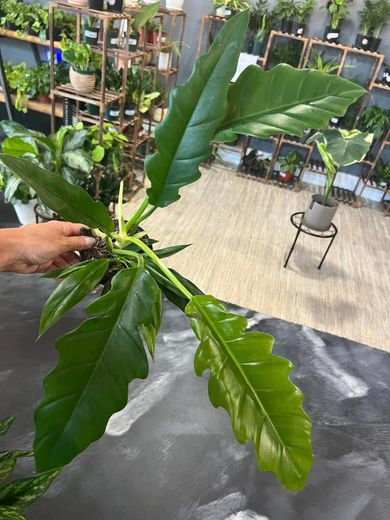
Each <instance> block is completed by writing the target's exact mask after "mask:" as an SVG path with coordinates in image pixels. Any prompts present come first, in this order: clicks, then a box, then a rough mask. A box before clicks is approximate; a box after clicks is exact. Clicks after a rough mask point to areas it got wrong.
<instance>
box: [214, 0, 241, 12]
mask: <svg viewBox="0 0 390 520" xmlns="http://www.w3.org/2000/svg"><path fill="white" fill-rule="evenodd" d="M213 4H214V5H215V7H217V8H218V7H227V8H228V9H231V10H232V11H233V12H234V13H235V12H239V11H246V10H247V9H249V8H250V4H249V3H248V2H246V1H245V0H213Z"/></svg>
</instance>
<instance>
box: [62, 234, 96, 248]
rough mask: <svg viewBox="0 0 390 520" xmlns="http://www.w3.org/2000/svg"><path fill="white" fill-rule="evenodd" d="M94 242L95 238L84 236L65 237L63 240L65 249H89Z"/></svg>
mask: <svg viewBox="0 0 390 520" xmlns="http://www.w3.org/2000/svg"><path fill="white" fill-rule="evenodd" d="M95 244H96V239H95V238H93V237H85V236H78V237H67V238H66V241H65V246H66V247H67V251H84V250H85V249H90V248H91V247H93V246H94V245H95Z"/></svg>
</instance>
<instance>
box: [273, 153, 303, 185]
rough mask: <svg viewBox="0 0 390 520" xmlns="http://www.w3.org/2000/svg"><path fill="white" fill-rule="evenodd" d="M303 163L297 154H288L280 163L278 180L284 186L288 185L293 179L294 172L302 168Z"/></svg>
mask: <svg viewBox="0 0 390 520" xmlns="http://www.w3.org/2000/svg"><path fill="white" fill-rule="evenodd" d="M302 166H303V161H302V156H301V154H300V153H299V152H297V151H294V152H289V153H288V154H287V155H286V157H284V158H283V159H282V160H281V161H280V172H279V175H278V180H279V181H280V182H283V183H285V184H289V183H290V182H291V181H292V180H293V179H294V174H295V170H296V169H297V168H302Z"/></svg>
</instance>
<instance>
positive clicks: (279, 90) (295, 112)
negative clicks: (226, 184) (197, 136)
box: [215, 64, 366, 141]
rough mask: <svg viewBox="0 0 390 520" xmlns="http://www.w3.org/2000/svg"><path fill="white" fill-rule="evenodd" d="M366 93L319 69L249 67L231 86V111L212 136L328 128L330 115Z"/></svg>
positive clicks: (296, 132)
mask: <svg viewBox="0 0 390 520" xmlns="http://www.w3.org/2000/svg"><path fill="white" fill-rule="evenodd" d="M365 92H366V91H365V90H364V88H363V87H361V86H360V85H357V84H356V83H352V82H351V81H348V80H346V79H343V78H340V77H339V76H333V75H330V74H324V73H323V72H319V71H318V70H313V69H294V68H293V67H291V66H290V65H285V64H281V65H278V66H277V67H275V68H274V69H272V70H270V71H265V70H263V69H262V68H260V67H258V66H256V65H252V66H250V67H248V68H246V69H245V70H244V71H243V72H242V73H241V75H240V77H239V78H238V80H237V81H236V82H235V83H234V84H233V85H232V86H231V87H230V90H229V95H228V102H229V110H228V113H227V115H226V117H225V119H224V121H223V122H222V124H221V125H220V127H219V128H218V133H217V135H216V137H215V140H216V141H224V140H231V139H232V138H235V137H236V135H235V134H245V135H252V136H255V137H262V138H265V137H269V136H271V135H275V134H283V133H286V134H292V135H297V136H301V135H303V131H304V130H305V129H307V128H314V129H320V128H326V127H327V126H328V123H329V120H330V118H331V117H333V116H343V115H344V114H345V112H346V110H347V108H348V107H349V105H351V103H353V102H354V101H356V100H357V99H359V98H360V97H361V96H363V94H365Z"/></svg>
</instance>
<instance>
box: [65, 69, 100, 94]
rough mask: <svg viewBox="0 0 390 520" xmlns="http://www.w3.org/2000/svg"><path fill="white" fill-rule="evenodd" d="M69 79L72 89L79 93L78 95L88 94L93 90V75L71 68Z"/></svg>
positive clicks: (94, 79) (94, 77)
mask: <svg viewBox="0 0 390 520" xmlns="http://www.w3.org/2000/svg"><path fill="white" fill-rule="evenodd" d="M69 79H70V84H71V85H72V87H73V88H74V89H75V90H76V91H77V92H80V94H90V93H91V92H92V91H93V89H94V88H95V83H96V75H95V73H91V72H79V71H77V70H75V69H74V68H73V67H71V68H70V70H69Z"/></svg>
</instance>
